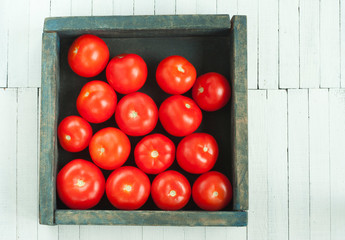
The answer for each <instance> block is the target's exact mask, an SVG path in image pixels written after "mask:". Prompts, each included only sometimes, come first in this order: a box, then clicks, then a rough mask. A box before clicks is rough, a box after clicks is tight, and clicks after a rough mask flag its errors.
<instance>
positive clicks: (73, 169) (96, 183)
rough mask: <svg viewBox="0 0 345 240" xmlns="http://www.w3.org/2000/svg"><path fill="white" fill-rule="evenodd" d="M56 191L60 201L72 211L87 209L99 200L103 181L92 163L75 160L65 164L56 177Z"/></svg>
mask: <svg viewBox="0 0 345 240" xmlns="http://www.w3.org/2000/svg"><path fill="white" fill-rule="evenodd" d="M56 189H57V193H58V195H59V197H60V199H61V201H62V202H63V203H64V204H66V206H67V207H69V208H72V209H88V208H92V207H94V206H96V205H97V203H98V202H99V201H100V200H101V198H102V196H103V194H104V189H105V179H104V176H103V174H102V172H101V170H100V169H99V168H98V167H96V166H95V165H94V164H93V163H91V162H88V161H86V160H83V159H75V160H72V161H71V162H69V163H67V164H66V165H65V166H64V167H63V168H62V169H61V171H60V172H59V173H58V175H57V179H56Z"/></svg>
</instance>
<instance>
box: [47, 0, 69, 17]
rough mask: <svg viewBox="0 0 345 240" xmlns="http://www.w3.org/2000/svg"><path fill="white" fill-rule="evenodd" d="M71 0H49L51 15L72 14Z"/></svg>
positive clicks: (62, 15) (65, 15)
mask: <svg viewBox="0 0 345 240" xmlns="http://www.w3.org/2000/svg"><path fill="white" fill-rule="evenodd" d="M71 1H72V0H50V15H51V16H52V17H67V16H71V14H72V10H71V7H72V2H71Z"/></svg>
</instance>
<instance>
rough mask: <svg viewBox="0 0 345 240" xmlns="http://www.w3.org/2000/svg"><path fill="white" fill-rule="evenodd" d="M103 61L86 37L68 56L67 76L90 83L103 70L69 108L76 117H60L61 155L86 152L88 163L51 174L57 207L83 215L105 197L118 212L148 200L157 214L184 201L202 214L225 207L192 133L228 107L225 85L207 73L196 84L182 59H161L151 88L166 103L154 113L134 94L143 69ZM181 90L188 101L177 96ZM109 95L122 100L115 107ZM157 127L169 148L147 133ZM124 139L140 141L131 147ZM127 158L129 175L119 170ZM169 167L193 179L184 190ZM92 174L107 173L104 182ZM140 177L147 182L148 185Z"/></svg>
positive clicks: (213, 152)
mask: <svg viewBox="0 0 345 240" xmlns="http://www.w3.org/2000/svg"><path fill="white" fill-rule="evenodd" d="M109 57H110V54H109V49H108V46H107V45H106V43H105V42H104V41H103V40H102V39H101V38H99V37H97V36H94V35H90V34H86V35H82V36H80V37H78V38H77V39H76V40H75V41H74V42H73V44H72V45H71V47H70V49H69V51H68V64H69V66H70V67H71V69H72V70H73V72H75V73H76V74H78V75H79V76H82V77H85V78H92V77H95V76H97V75H98V74H100V73H101V72H102V71H104V70H105V71H106V80H107V82H105V81H101V80H91V81H88V82H87V83H86V84H85V85H84V86H83V87H82V88H81V89H80V93H79V96H78V98H77V101H76V109H77V111H78V113H79V115H80V116H68V117H66V118H64V119H63V120H62V121H61V122H60V123H59V126H58V139H59V143H60V145H61V147H62V148H63V149H64V150H65V151H68V152H80V151H83V150H85V149H86V148H88V150H89V153H90V158H91V159H92V162H91V161H87V160H84V159H74V160H72V161H70V162H69V163H67V164H66V165H65V166H63V168H62V169H61V170H60V171H59V173H58V175H57V193H58V196H59V198H60V199H61V201H62V202H63V203H64V204H65V205H66V206H67V207H69V208H71V209H89V208H92V207H94V206H96V205H97V204H98V203H99V201H100V200H101V198H102V197H103V195H104V193H106V196H107V198H108V200H109V202H110V203H111V204H112V205H113V206H114V207H115V208H117V209H123V210H134V209H139V208H140V207H142V206H143V205H144V204H145V202H146V201H147V200H148V198H149V196H150V195H151V197H152V199H153V202H154V203H155V204H156V206H157V207H158V208H160V209H163V210H178V209H181V208H183V207H184V206H185V205H186V204H187V203H188V202H189V201H190V198H191V197H192V199H193V201H194V202H195V204H196V205H197V206H198V207H200V208H201V209H204V210H209V211H214V210H220V209H223V208H224V207H226V206H227V205H228V204H229V202H230V201H231V198H232V187H231V183H230V181H229V179H228V178H227V177H226V176H225V175H224V174H222V173H220V172H217V171H212V168H213V167H214V165H215V163H216V161H217V158H218V154H219V149H218V143H217V140H216V139H215V138H214V137H213V136H212V135H211V134H208V133H195V131H196V130H197V129H198V128H199V126H200V124H201V123H202V115H203V114H207V112H209V111H217V110H219V109H221V108H223V107H224V106H225V105H226V104H227V103H228V102H229V99H230V95H231V90H230V85H229V82H228V80H227V79H226V78H225V77H224V76H222V75H221V74H218V73H215V72H210V73H206V74H204V75H201V76H199V77H197V73H196V69H195V68H194V66H193V65H192V64H191V63H190V62H189V61H188V60H187V59H185V58H184V57H182V56H177V55H174V56H169V57H167V58H165V59H162V61H161V62H160V63H159V65H158V67H157V68H156V81H157V84H158V85H159V87H160V88H161V89H162V91H164V92H166V93H168V94H171V96H170V97H168V98H167V99H165V100H164V101H163V103H162V104H161V105H160V106H159V108H158V107H157V105H156V103H155V101H154V100H153V99H152V98H151V97H150V96H149V95H147V94H145V93H142V92H138V90H140V89H141V88H142V87H143V85H144V84H145V82H146V79H147V74H148V70H147V65H146V63H145V61H144V60H143V59H142V58H141V57H140V56H139V55H137V54H134V53H131V54H120V55H118V56H115V57H114V58H112V59H111V60H110V61H109ZM189 90H191V91H192V98H193V99H191V98H188V97H186V96H183V95H181V94H184V93H186V92H187V91H189ZM117 94H122V95H123V97H122V98H121V99H120V100H119V101H118V96H117ZM201 109H202V110H204V111H202V110H201ZM114 115H115V119H114V124H113V126H109V127H106V128H103V129H101V130H99V131H98V132H96V133H93V130H92V127H91V125H90V123H93V124H99V123H103V122H105V121H107V120H109V119H110V118H112V116H114ZM158 121H160V123H161V124H162V126H163V128H164V130H165V131H166V132H167V133H168V134H170V135H172V136H176V137H180V142H179V143H178V145H177V147H176V146H175V144H174V143H173V141H172V140H171V139H169V137H168V136H169V135H168V134H166V135H167V136H166V135H164V134H161V133H154V134H152V133H151V132H152V131H153V130H154V129H155V127H156V125H157V122H158ZM116 126H117V127H116ZM130 136H136V137H142V138H141V140H140V141H139V142H138V143H137V144H136V146H131V143H130V140H129V137H130ZM131 151H132V152H133V153H134V161H135V165H136V167H134V166H123V165H124V164H125V162H126V161H127V160H128V158H129V155H130V153H131ZM175 159H176V161H177V163H178V165H179V166H180V167H181V168H182V169H183V170H185V171H186V172H188V173H191V174H198V178H197V179H196V181H194V183H192V185H191V182H189V181H188V179H187V178H186V177H185V176H184V175H183V174H182V173H180V172H178V171H175V170H169V167H170V166H171V165H172V164H173V162H174V161H175ZM100 169H104V170H110V171H112V173H111V174H110V175H109V177H108V178H107V179H105V177H104V175H103V173H102V171H101V170H100ZM148 174H150V175H154V176H155V177H154V180H153V181H152V183H151V181H150V179H149V177H148Z"/></svg>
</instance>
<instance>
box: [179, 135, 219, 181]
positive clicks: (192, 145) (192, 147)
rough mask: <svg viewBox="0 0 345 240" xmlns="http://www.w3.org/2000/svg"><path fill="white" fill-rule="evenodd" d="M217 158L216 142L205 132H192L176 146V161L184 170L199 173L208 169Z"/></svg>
mask: <svg viewBox="0 0 345 240" xmlns="http://www.w3.org/2000/svg"><path fill="white" fill-rule="evenodd" d="M217 158H218V144H217V142H216V140H215V139H214V138H213V137H212V136H211V135H210V134H207V133H192V134H190V135H188V136H186V137H185V138H183V139H182V140H181V142H180V143H179V144H178V146H177V151H176V159H177V163H178V164H179V165H180V167H181V168H183V169H184V170H185V171H187V172H189V173H194V174H201V173H205V172H208V171H210V170H211V169H212V168H213V166H214V164H215V163H216V160H217Z"/></svg>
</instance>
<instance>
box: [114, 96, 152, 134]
mask: <svg viewBox="0 0 345 240" xmlns="http://www.w3.org/2000/svg"><path fill="white" fill-rule="evenodd" d="M115 120H116V123H117V125H118V126H119V128H120V129H121V130H122V131H123V132H124V133H126V134H127V135H130V136H143V135H146V134H148V133H150V132H151V131H152V130H153V129H154V128H155V126H156V124H157V121H158V109H157V106H156V104H155V102H154V101H153V100H152V98H150V97H149V96H148V95H146V94H145V93H141V92H135V93H131V94H128V95H126V96H124V97H123V98H122V99H121V100H120V101H119V104H118V106H117V109H116V112H115Z"/></svg>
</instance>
